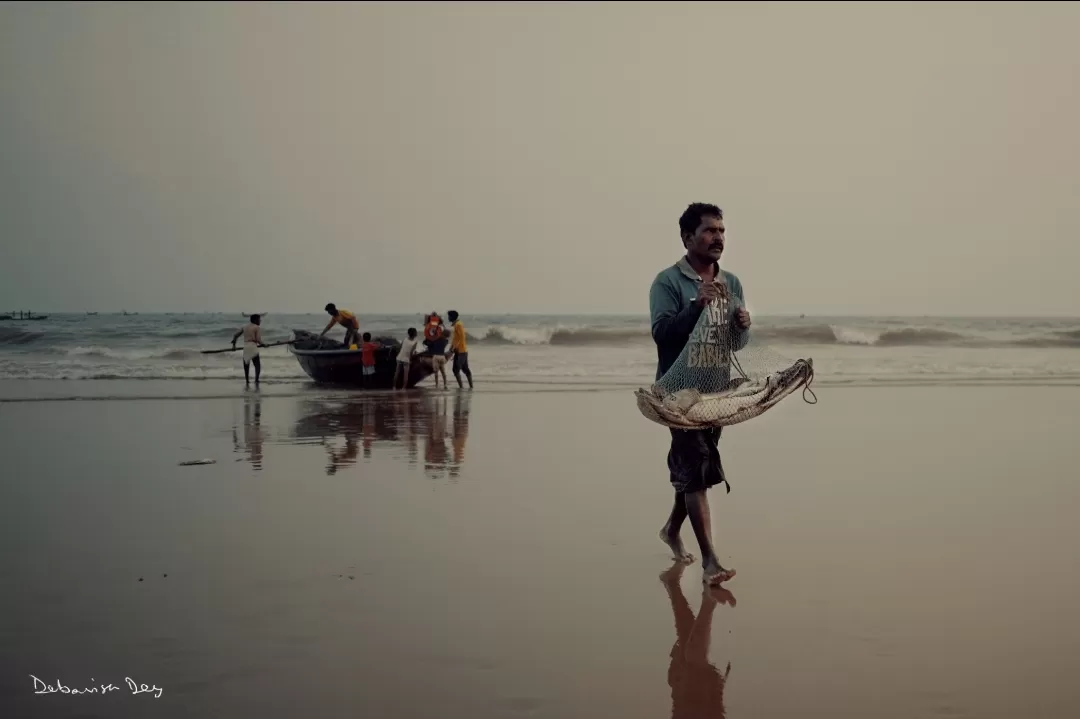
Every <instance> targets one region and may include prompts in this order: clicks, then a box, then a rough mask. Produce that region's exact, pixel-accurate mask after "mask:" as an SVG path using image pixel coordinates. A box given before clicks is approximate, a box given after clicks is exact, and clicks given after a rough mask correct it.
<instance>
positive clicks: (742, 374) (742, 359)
mask: <svg viewBox="0 0 1080 719" xmlns="http://www.w3.org/2000/svg"><path fill="white" fill-rule="evenodd" d="M740 307H741V304H740V302H739V299H738V298H737V297H735V296H733V295H732V294H731V293H730V292H727V291H726V287H724V286H723V285H721V296H720V297H718V298H717V299H715V300H713V301H712V302H711V303H709V304H708V305H706V307H705V308H704V309H703V310H702V312H701V316H700V317H699V318H698V321H697V324H696V325H695V326H694V330H693V332H691V334H690V338H689V339H688V340H687V342H686V346H685V347H683V350H682V352H681V353H680V354H679V356H678V357H677V358H676V360H675V361H674V362H673V363H672V365H671V367H669V368H668V370H667V371H666V372H665V373H664V374H663V375H662V376H661V377H660V378H659V379H658V380H656V382H655V383H654V384H653V385H652V386H651V387H647V388H645V387H643V388H640V389H638V390H637V391H635V393H634V394H635V395H636V397H637V406H638V409H639V410H640V411H641V413H642V414H643V415H645V417H647V418H648V419H651V420H652V421H654V422H657V423H658V424H662V425H664V426H666V427H671V428H674V429H709V428H712V427H725V426H728V425H733V424H739V423H740V422H745V421H746V420H748V419H753V418H754V417H757V416H759V415H761V414H763V413H764V412H767V411H768V410H769V409H771V408H772V407H775V406H776V405H777V404H778V403H779V402H780V401H781V400H783V399H784V398H785V397H788V396H789V395H791V394H792V393H793V392H795V391H796V390H797V389H799V388H800V387H801V388H802V390H803V400H804V401H805V402H807V403H808V404H815V403H816V402H817V396H816V395H815V394H814V392H813V390H811V389H810V384H811V383H812V382H813V379H814V363H813V360H812V359H811V358H809V357H807V358H805V359H795V360H792V359H791V358H788V357H784V356H782V355H781V354H780V353H779V352H777V351H775V350H774V349H772V348H771V347H769V346H768V345H767V344H765V343H763V342H760V341H757V340H755V339H754V336H753V332H752V331H751V330H744V329H742V328H741V327H738V326H737V325H736V324H735V322H734V317H735V312H736V311H737V310H738V309H739V308H740ZM808 395H809V396H810V397H813V401H811V400H809V399H807V396H808Z"/></svg>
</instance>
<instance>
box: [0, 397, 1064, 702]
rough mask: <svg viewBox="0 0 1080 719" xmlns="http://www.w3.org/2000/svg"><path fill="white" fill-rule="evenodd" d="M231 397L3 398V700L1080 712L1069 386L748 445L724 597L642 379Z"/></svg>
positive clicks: (828, 410) (888, 412)
mask: <svg viewBox="0 0 1080 719" xmlns="http://www.w3.org/2000/svg"><path fill="white" fill-rule="evenodd" d="M229 391H230V392H231V391H232V390H229ZM58 392H59V390H58ZM235 394H236V396H228V397H219V398H205V397H204V398H198V399H171V400H165V399H142V400H134V399H129V400H100V401H92V402H84V401H79V402H66V401H49V402H17V403H0V448H2V449H3V456H4V459H5V462H4V467H5V471H4V475H3V479H2V480H0V487H2V491H0V580H2V585H3V587H4V591H3V592H2V593H0V610H2V612H0V707H5V709H4V710H0V714H2V715H4V716H12V717H31V716H33V717H37V716H42V717H51V716H56V717H77V716H78V717H91V716H98V717H129V716H130V717H159V716H160V717H234V716H258V717H297V716H313V717H358V716H359V717H364V716H371V717H425V718H428V717H463V718H464V717H552V718H555V717H560V718H561V717H583V718H584V717H590V718H592V717H599V716H611V717H666V716H672V715H673V713H674V715H675V716H679V717H720V716H725V715H726V716H731V717H795V716H798V717H830V718H835V717H877V718H882V719H889V718H893V717H895V718H896V719H901V718H903V719H909V718H911V717H985V718H987V719H994V718H997V717H1002V718H1004V717H1010V718H1012V717H1025V718H1032V719H1034V718H1036V717H1047V718H1051V717H1053V718H1058V717H1062V718H1065V717H1075V716H1078V715H1080V688H1078V687H1080V684H1078V683H1077V682H1076V681H1075V674H1076V671H1077V670H1078V669H1080V620H1078V619H1077V618H1076V614H1075V607H1076V606H1078V605H1080V574H1078V573H1077V571H1076V569H1077V560H1076V559H1075V548H1076V547H1077V546H1080V522H1078V521H1077V520H1076V510H1077V507H1078V506H1080V483H1078V482H1077V467H1078V466H1080V443H1077V441H1076V439H1075V435H1076V429H1075V426H1076V424H1075V423H1076V417H1078V416H1080V392H1076V391H1075V390H1070V389H1060V390H1054V389H1047V388H1021V387H1001V388H978V387H971V388H902V389H898V388H881V389H841V388H828V389H827V390H826V389H823V390H821V391H819V393H818V394H819V398H820V402H819V404H817V405H816V406H809V405H805V404H803V403H802V402H800V401H799V400H798V398H797V397H793V398H791V399H790V400H787V401H786V403H785V404H784V405H781V406H780V407H778V408H777V409H775V410H773V411H772V412H770V413H769V414H768V415H766V416H764V417H762V418H759V419H757V420H754V421H753V422H750V423H747V424H746V425H742V426H740V427H736V428H731V429H730V430H727V431H725V436H724V439H723V441H722V444H721V449H722V452H723V455H724V461H725V466H726V467H727V469H728V474H729V477H730V479H731V484H732V491H731V494H728V495H725V494H724V493H723V490H722V488H721V489H720V490H719V491H714V492H713V493H712V497H713V515H714V527H715V530H714V531H715V536H716V539H717V542H718V546H719V553H720V556H721V559H722V560H723V561H724V562H725V564H730V565H731V566H734V567H735V568H736V569H737V570H738V576H737V577H736V578H735V579H734V580H733V581H732V582H731V583H730V584H729V585H728V590H729V591H726V592H725V591H716V592H708V593H703V592H702V589H701V585H700V567H699V566H698V565H693V566H691V567H689V568H687V569H686V570H685V572H684V573H683V574H682V576H681V577H678V576H673V575H671V574H665V576H664V577H663V578H662V577H661V575H662V573H664V572H665V570H667V569H668V568H669V567H670V566H671V563H670V561H669V560H668V559H667V555H666V554H665V551H666V550H665V547H664V546H663V545H662V544H661V543H660V541H659V540H658V539H657V536H656V533H657V530H658V529H659V527H660V525H661V524H662V523H663V521H664V519H665V517H666V515H667V512H668V509H669V508H670V501H671V496H670V494H671V493H670V489H669V485H668V483H667V478H666V475H665V471H664V453H665V451H666V441H667V433H666V430H664V429H663V428H661V427H658V426H656V425H652V424H651V423H649V422H648V421H647V420H645V419H644V418H642V417H641V416H640V415H639V414H638V412H637V410H636V408H635V407H634V400H633V396H632V394H631V393H630V392H629V391H626V390H623V391H618V392H611V391H604V392H524V393H517V392H489V393H485V392H483V391H478V392H476V393H475V394H471V395H470V394H468V393H464V394H459V393H458V392H456V391H451V392H449V393H443V394H437V393H431V392H426V393H424V392H419V393H415V394H412V395H410V396H409V398H408V399H405V398H403V397H398V398H394V397H390V396H388V395H379V396H371V397H369V398H362V397H356V396H352V397H343V396H340V395H336V394H334V393H314V394H312V395H309V396H286V395H275V394H274V393H273V392H267V393H265V394H259V395H256V394H254V393H249V394H247V395H241V393H239V392H236V393H235ZM1021 418H1023V421H1021ZM203 457H207V458H214V459H216V460H217V463H216V464H213V465H208V466H195V467H181V466H177V462H179V461H181V460H186V459H197V458H203ZM684 541H685V542H687V544H688V546H690V547H693V537H692V534H691V532H690V529H689V527H686V528H684ZM695 553H696V552H695ZM165 574H167V575H168V576H167V577H165V576H163V575H165ZM140 578H142V580H143V581H141V582H140V581H139V579H140ZM705 639H709V640H711V641H708V642H704V641H703V640H705ZM30 675H35V676H37V677H39V678H40V679H41V680H43V681H44V682H47V683H49V684H52V685H54V686H55V684H56V683H57V680H60V681H62V682H63V683H64V684H66V685H67V686H69V687H78V688H83V687H86V686H90V685H92V684H97V685H100V684H108V683H110V682H111V683H112V684H114V685H116V686H118V687H120V688H121V690H120V691H116V692H110V693H109V694H107V695H85V696H70V695H68V696H64V695H59V694H52V695H35V694H34V693H33V692H34V688H35V687H34V684H33V681H32V679H31V678H30ZM125 677H131V678H132V679H134V680H136V681H137V682H139V683H146V684H148V685H150V686H154V685H156V686H157V687H160V688H161V689H162V695H161V697H160V698H158V699H155V698H153V697H152V696H151V694H149V693H147V694H139V695H134V696H133V695H132V694H131V692H130V690H128V689H127V686H126V684H125V682H124V679H125ZM7 707H10V711H9V710H7V709H6V708H7Z"/></svg>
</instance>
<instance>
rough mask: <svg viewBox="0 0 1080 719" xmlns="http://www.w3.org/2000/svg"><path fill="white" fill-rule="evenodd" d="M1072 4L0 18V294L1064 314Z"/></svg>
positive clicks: (369, 7) (1074, 307)
mask: <svg viewBox="0 0 1080 719" xmlns="http://www.w3.org/2000/svg"><path fill="white" fill-rule="evenodd" d="M1077 37H1080V8H1078V6H1077V5H1075V4H1072V5H1064V4H1063V5H1057V6H1052V5H1050V4H1042V5H1040V4H997V3H994V4H990V3H971V4H969V3H964V4H959V3H957V4H948V3H931V4H925V5H924V4H918V5H917V4H914V3H911V4H907V3H905V4H884V3H868V4H863V5H848V4H844V5H840V4H834V3H829V4H814V3H808V4H806V5H799V6H796V5H792V4H784V3H775V4H774V3H747V4H737V3H736V4H729V3H724V4H715V5H714V4H705V3H688V4H682V5H679V4H671V3H667V4H663V5H660V4H655V5H654V4H637V3H619V2H608V3H598V4H586V3H578V2H575V3H520V2H515V3H506V4H498V3H487V2H485V3H475V4H473V3H468V4H453V3H449V4H442V3H440V4H439V5H434V4H431V5H429V4H423V3H408V4H360V3H354V4H334V5H329V4H327V5H316V4H311V3H304V4H294V5H284V4H259V3H245V4H236V5H227V4H204V5H199V4H195V3H179V4H175V5H164V4H159V3H153V4H150V3H147V4H143V5H139V4H127V3H125V4H123V5H121V4H115V5H105V4H102V5H93V4H79V5H62V4H58V3H42V4H24V5H19V4H5V5H3V6H0V243H2V244H0V309H4V310H7V309H17V308H30V309H34V310H38V311H59V310H64V309H68V310H76V311H79V310H83V309H87V310H90V309H94V310H101V311H110V310H118V309H121V308H127V309H129V310H143V311H150V310H154V309H159V310H178V311H188V310H190V311H198V310H225V311H253V310H258V309H260V308H263V309H268V310H270V311H287V310H291V311H315V312H318V311H321V307H322V306H323V305H324V304H325V303H326V302H327V301H335V302H337V303H338V304H339V305H342V306H345V307H349V308H352V309H354V310H356V311H359V312H362V313H368V312H383V311H401V312H422V311H425V310H428V309H430V308H432V307H437V308H440V309H443V308H446V307H456V308H458V309H460V310H462V311H463V312H467V313H469V312H472V313H475V312H542V313H546V312H558V313H583V312H620V313H621V312H635V313H644V312H646V311H647V309H648V287H649V283H650V282H651V281H652V278H653V277H654V275H655V274H656V272H657V271H659V270H660V269H662V268H663V267H664V266H666V265H669V264H671V263H672V262H674V261H675V260H676V259H677V258H678V257H679V255H680V253H681V251H682V246H681V244H680V241H679V237H678V228H677V218H678V216H679V214H680V213H681V212H682V210H683V209H684V208H685V206H686V205H687V204H688V203H689V202H692V201H710V202H715V203H717V204H719V205H721V206H722V207H723V208H724V210H725V212H726V214H727V225H728V249H727V252H726V253H725V259H724V261H723V265H724V266H725V267H726V268H727V269H729V270H732V271H734V272H735V273H737V274H738V275H739V276H740V278H741V279H742V281H743V284H744V286H745V287H746V292H747V295H748V300H749V304H750V308H751V310H752V311H754V312H758V313H778V312H785V313H792V312H794V313H799V312H805V313H808V314H810V313H822V312H824V313H857V314H877V313H889V314H1071V315H1078V316H1080V280H1078V279H1077V273H1078V270H1080V248H1078V243H1077V241H1078V239H1080V232H1078V231H1080V212H1078V210H1080V203H1078V202H1077V198H1078V189H1080V140H1078V136H1080V42H1077V40H1076V38H1077Z"/></svg>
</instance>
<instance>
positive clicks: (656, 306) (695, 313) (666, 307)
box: [649, 277, 702, 345]
mask: <svg viewBox="0 0 1080 719" xmlns="http://www.w3.org/2000/svg"><path fill="white" fill-rule="evenodd" d="M679 305H680V302H679V296H678V294H677V291H676V290H675V288H673V287H672V286H671V285H670V284H668V283H667V282H664V281H663V280H662V279H660V278H659V277H658V278H656V280H654V281H653V284H652V287H650V288H649V315H650V316H651V318H652V337H653V341H654V342H656V344H658V345H668V344H686V341H687V340H688V339H690V334H691V333H692V332H693V331H694V325H695V324H697V321H698V317H700V316H701V310H702V308H701V306H700V305H698V303H696V302H691V303H689V304H688V305H687V306H686V307H682V308H680V307H679Z"/></svg>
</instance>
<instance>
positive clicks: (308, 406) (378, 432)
mask: <svg viewBox="0 0 1080 719" xmlns="http://www.w3.org/2000/svg"><path fill="white" fill-rule="evenodd" d="M399 398H400V399H399ZM469 399H470V398H469V396H468V395H462V396H460V397H456V398H455V399H454V403H453V416H452V419H451V417H450V414H449V408H450V398H449V397H448V396H446V395H444V394H441V393H440V394H438V395H435V394H430V393H426V392H423V391H421V392H418V393H416V394H410V395H408V396H403V395H400V394H399V395H397V396H394V397H393V398H391V397H390V396H375V395H372V396H370V397H363V398H358V399H352V398H349V399H344V398H334V399H328V400H309V401H306V402H303V403H302V405H301V406H302V407H303V410H302V414H301V416H300V418H299V419H298V420H297V422H296V425H295V426H294V428H293V433H292V434H293V437H294V438H297V439H310V440H314V442H311V444H318V445H321V446H322V447H324V448H325V450H326V452H327V454H328V462H327V465H326V473H327V474H328V475H334V474H337V473H338V472H339V471H341V470H342V469H343V468H345V467H346V466H349V465H355V464H357V462H358V461H359V459H360V456H361V452H362V453H363V457H364V458H365V459H368V458H370V457H371V456H372V454H373V453H374V450H375V449H377V448H378V447H379V446H380V445H382V443H386V444H388V445H390V446H391V447H394V446H396V447H397V450H396V451H393V450H392V453H393V454H396V455H397V456H398V458H399V459H407V461H409V463H410V464H414V463H418V462H419V461H420V459H421V455H422V456H423V464H424V469H425V470H426V471H427V472H428V473H430V474H433V475H444V476H445V475H446V474H449V475H450V476H452V477H456V476H457V474H458V470H459V468H460V466H461V464H462V463H463V462H464V461H465V442H466V439H467V437H468V433H469V427H468V424H469ZM451 422H452V424H451ZM448 438H449V439H450V442H447V439H448ZM342 439H344V442H345V446H344V447H343V448H342V447H341V446H340V444H339V442H340V441H341V440H342ZM421 443H422V447H421V446H420V445H421Z"/></svg>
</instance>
